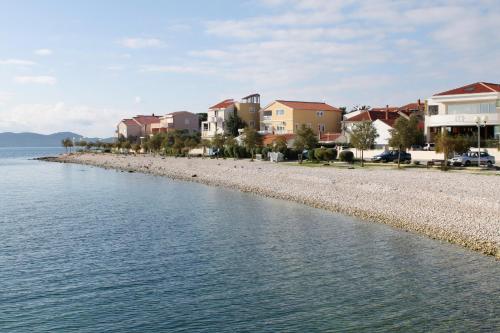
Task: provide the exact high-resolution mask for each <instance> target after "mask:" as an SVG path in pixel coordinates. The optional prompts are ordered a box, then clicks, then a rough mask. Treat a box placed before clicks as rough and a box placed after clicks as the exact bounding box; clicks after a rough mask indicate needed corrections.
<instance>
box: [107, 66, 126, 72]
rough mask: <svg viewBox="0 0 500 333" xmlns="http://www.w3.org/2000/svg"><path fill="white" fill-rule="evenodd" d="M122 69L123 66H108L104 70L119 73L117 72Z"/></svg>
mask: <svg viewBox="0 0 500 333" xmlns="http://www.w3.org/2000/svg"><path fill="white" fill-rule="evenodd" d="M124 69H125V66H123V65H109V66H107V67H106V70H108V71H115V72H119V71H122V70H124Z"/></svg>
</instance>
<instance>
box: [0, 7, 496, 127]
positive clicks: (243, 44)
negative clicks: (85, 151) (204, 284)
mask: <svg viewBox="0 0 500 333" xmlns="http://www.w3.org/2000/svg"><path fill="white" fill-rule="evenodd" d="M0 8H1V10H0V132H3V131H15V132H20V131H36V132H40V133H51V132H56V131H64V130H71V131H75V132H78V133H81V134H83V135H87V136H111V135H113V132H114V127H115V125H116V123H117V122H118V121H119V120H120V119H121V118H123V117H130V116H132V115H135V114H138V113H140V114H151V113H155V114H164V113H168V112H171V111H175V110H188V111H192V112H205V111H206V109H207V108H208V107H209V106H210V105H213V104H215V103H216V102H218V101H219V100H222V99H226V98H236V99H237V98H241V97H242V96H245V95H247V94H250V93H254V92H259V93H260V94H261V95H262V100H263V103H267V102H270V101H272V100H274V99H293V100H312V101H316V100H325V101H326V102H328V103H329V104H332V105H334V106H347V107H348V108H350V107H352V106H354V105H356V104H367V105H371V106H385V105H386V104H390V105H402V104H406V103H408V102H414V101H416V100H417V99H418V98H421V99H424V98H426V97H429V96H430V95H432V94H434V93H436V92H440V91H443V90H447V89H451V88H454V87H457V86H460V85H464V84H467V83H472V82H476V81H487V82H488V81H489V82H499V81H500V43H499V42H498V41H499V38H498V31H500V2H499V1H496V0H491V1H488V0H484V1H461V0H454V1H452V0H443V1H426V0H423V1H411V0H409V1H386V0H380V1H354V0H353V1H351V0H342V1H337V0H329V1H327V0H324V1H322V0H288V1H284V0H255V1H250V0H243V1H225V0H219V1H217V0H213V1H190V0H184V1H90V0H87V1H62V0H61V1H50V0H44V1H23V0H18V1H10V0H5V1H1V0H0Z"/></svg>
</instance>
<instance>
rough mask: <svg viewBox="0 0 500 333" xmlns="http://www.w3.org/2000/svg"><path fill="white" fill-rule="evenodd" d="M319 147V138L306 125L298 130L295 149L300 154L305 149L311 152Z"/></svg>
mask: <svg viewBox="0 0 500 333" xmlns="http://www.w3.org/2000/svg"><path fill="white" fill-rule="evenodd" d="M317 145H318V137H317V136H316V134H314V132H313V130H312V129H310V128H309V127H306V126H305V125H302V127H301V128H299V129H298V130H297V134H296V135H295V141H294V147H295V149H297V150H298V151H299V152H302V151H303V150H304V149H307V150H311V149H314V148H315V147H316V146H317Z"/></svg>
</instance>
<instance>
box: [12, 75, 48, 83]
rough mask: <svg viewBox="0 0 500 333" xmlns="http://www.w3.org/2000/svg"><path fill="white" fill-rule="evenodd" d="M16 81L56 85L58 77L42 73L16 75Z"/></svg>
mask: <svg viewBox="0 0 500 333" xmlns="http://www.w3.org/2000/svg"><path fill="white" fill-rule="evenodd" d="M14 81H15V82H16V83H21V84H27V83H36V84H47V85H54V84H56V83H57V79H56V78H55V77H53V76H48V75H40V76H16V77H15V78H14Z"/></svg>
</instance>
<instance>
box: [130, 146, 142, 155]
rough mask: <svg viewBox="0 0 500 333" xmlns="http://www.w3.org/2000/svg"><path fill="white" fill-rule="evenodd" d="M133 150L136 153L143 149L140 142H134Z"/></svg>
mask: <svg viewBox="0 0 500 333" xmlns="http://www.w3.org/2000/svg"><path fill="white" fill-rule="evenodd" d="M132 150H133V151H135V153H136V154H138V153H139V152H140V151H141V145H140V144H138V143H134V144H133V145H132Z"/></svg>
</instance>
